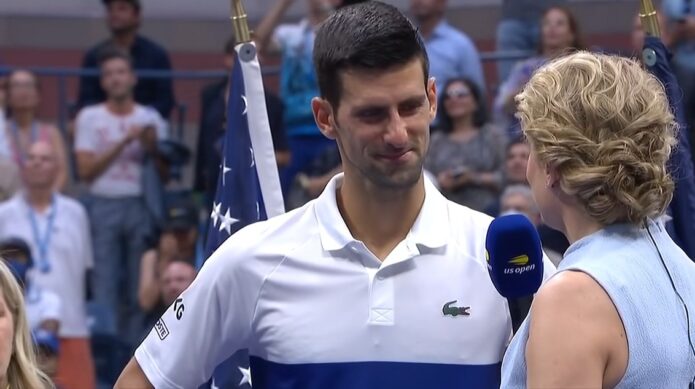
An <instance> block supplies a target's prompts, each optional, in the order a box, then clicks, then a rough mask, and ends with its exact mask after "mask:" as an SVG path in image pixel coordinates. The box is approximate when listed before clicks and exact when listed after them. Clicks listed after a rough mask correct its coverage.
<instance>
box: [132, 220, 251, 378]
mask: <svg viewBox="0 0 695 389" xmlns="http://www.w3.org/2000/svg"><path fill="white" fill-rule="evenodd" d="M242 232H243V231H240V232H238V233H237V234H235V236H233V237H232V238H230V239H228V240H227V241H226V242H225V243H224V244H223V245H222V246H221V247H220V248H219V249H218V250H217V251H216V252H215V253H214V254H213V255H212V256H211V257H210V259H208V261H207V262H206V263H205V265H204V266H203V268H202V269H201V271H200V273H199V274H198V276H197V277H196V279H195V281H194V282H193V284H191V286H190V287H189V288H188V289H187V290H185V291H184V292H183V293H182V294H181V296H179V298H178V299H176V301H175V302H174V304H173V305H172V306H170V307H169V308H168V309H167V310H166V312H165V313H164V315H163V316H162V317H161V319H160V320H159V321H158V322H157V323H156V324H155V326H154V328H153V329H152V331H151V332H150V334H149V335H148V336H147V338H146V339H145V341H144V342H143V343H142V345H140V347H139V348H138V349H137V350H136V351H135V358H136V359H137V361H138V364H139V365H140V367H141V368H142V370H143V372H144V373H145V375H146V376H147V378H148V380H149V381H150V383H152V384H153V385H154V387H156V388H160V387H162V388H163V387H166V388H196V387H198V386H199V385H201V384H203V383H204V382H206V381H207V380H208V379H209V378H210V377H211V375H212V373H213V370H214V369H215V367H217V366H218V365H219V364H220V363H222V362H223V361H224V360H226V359H227V358H228V357H230V356H231V355H232V354H233V353H234V352H236V351H237V350H240V349H244V348H246V347H248V339H249V337H250V333H251V321H252V319H253V312H254V308H255V304H256V300H257V298H258V293H259V292H258V291H259V288H260V282H259V281H258V280H259V279H261V277H254V276H253V275H252V274H249V273H248V272H246V271H245V270H244V268H246V266H240V265H241V264H242V262H247V261H253V259H252V254H249V253H248V251H249V250H245V249H244V248H240V247H239V246H240V245H239V244H237V242H244V239H246V240H247V241H248V237H245V238H244V237H241V236H238V235H239V234H240V233H242ZM242 235H243V234H242ZM239 238H241V239H239ZM251 240H253V239H251Z"/></svg>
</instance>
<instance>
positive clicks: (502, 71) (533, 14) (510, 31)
mask: <svg viewBox="0 0 695 389" xmlns="http://www.w3.org/2000/svg"><path fill="white" fill-rule="evenodd" d="M565 3H567V0H502V19H501V20H500V22H499V24H498V25H497V50H498V51H533V50H536V49H537V48H538V46H539V44H540V42H539V40H540V35H541V34H540V29H539V26H538V20H539V19H540V18H541V16H542V15H543V12H545V10H547V9H548V8H550V7H556V6H562V5H565ZM515 63H516V61H515V60H502V61H498V62H497V79H498V80H506V79H507V77H509V72H510V71H511V70H512V66H514V64H515Z"/></svg>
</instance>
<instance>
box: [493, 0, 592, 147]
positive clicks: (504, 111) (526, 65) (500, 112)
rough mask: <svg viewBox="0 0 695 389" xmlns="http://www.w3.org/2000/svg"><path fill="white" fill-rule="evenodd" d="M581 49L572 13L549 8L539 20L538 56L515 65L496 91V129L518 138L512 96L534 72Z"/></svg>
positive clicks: (575, 21)
mask: <svg viewBox="0 0 695 389" xmlns="http://www.w3.org/2000/svg"><path fill="white" fill-rule="evenodd" d="M583 48H584V44H583V43H582V38H581V35H580V33H579V25H578V24H577V20H576V19H575V17H574V15H573V14H572V12H570V10H568V9H567V8H564V7H550V8H548V9H547V10H546V11H545V13H544V14H543V18H542V19H541V43H540V46H539V47H538V55H537V56H535V57H532V58H529V59H527V60H525V61H522V62H519V63H517V64H516V65H515V66H514V67H513V68H512V71H511V73H510V74H509V77H507V78H506V80H505V81H504V82H503V84H502V85H501V86H500V88H499V91H498V93H497V97H496V98H495V103H494V114H495V121H496V122H497V124H498V126H499V127H500V128H503V129H506V130H507V132H508V133H509V134H510V135H511V136H512V137H515V136H518V135H519V127H518V122H517V120H516V118H514V112H516V103H515V102H514V97H515V96H516V95H517V94H518V93H519V92H521V89H522V88H523V87H524V85H526V83H527V82H528V80H529V79H530V78H531V75H532V74H533V72H535V71H536V69H538V68H539V67H541V66H542V65H543V64H545V63H546V62H548V61H549V60H551V59H553V58H556V57H558V56H561V55H563V54H567V53H568V52H570V51H571V50H581V49H583Z"/></svg>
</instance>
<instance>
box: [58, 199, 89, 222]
mask: <svg viewBox="0 0 695 389" xmlns="http://www.w3.org/2000/svg"><path fill="white" fill-rule="evenodd" d="M56 201H57V203H58V206H59V207H62V208H64V209H66V210H67V213H69V214H70V215H72V216H75V215H77V216H78V217H85V218H86V217H87V211H86V209H85V207H84V205H82V203H80V202H79V201H77V200H75V199H73V198H72V197H68V196H65V195H63V194H60V193H58V194H56Z"/></svg>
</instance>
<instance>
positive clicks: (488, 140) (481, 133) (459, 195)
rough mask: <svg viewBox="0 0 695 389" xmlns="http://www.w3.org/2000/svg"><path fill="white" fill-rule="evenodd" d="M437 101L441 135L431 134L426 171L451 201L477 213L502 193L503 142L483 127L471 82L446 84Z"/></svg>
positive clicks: (484, 121) (483, 118)
mask: <svg viewBox="0 0 695 389" xmlns="http://www.w3.org/2000/svg"><path fill="white" fill-rule="evenodd" d="M439 101H440V104H441V106H440V108H439V114H440V124H441V129H442V130H441V131H437V132H434V133H433V134H432V139H431V142H430V149H429V154H428V155H427V158H426V162H425V168H426V169H427V170H428V171H429V172H430V173H432V174H433V175H434V176H435V177H437V183H438V185H439V188H440V189H441V191H442V193H443V194H444V195H445V196H447V197H448V198H449V199H450V200H452V201H455V202H457V203H459V204H462V205H465V206H467V207H470V208H473V209H475V210H479V211H482V210H484V209H485V208H486V207H488V206H489V205H490V204H491V203H492V202H494V201H495V199H496V198H497V196H498V195H499V191H500V189H501V188H502V168H503V164H504V149H505V137H504V135H503V134H502V133H500V132H499V131H498V130H497V129H496V128H494V127H493V126H491V125H490V124H489V123H488V122H487V114H486V112H485V106H484V103H483V100H482V98H481V94H480V90H479V89H478V87H477V86H476V84H475V83H474V82H472V81H470V80H468V79H454V80H450V81H449V82H447V83H446V85H445V86H444V90H443V93H442V95H441V97H440V99H439Z"/></svg>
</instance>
